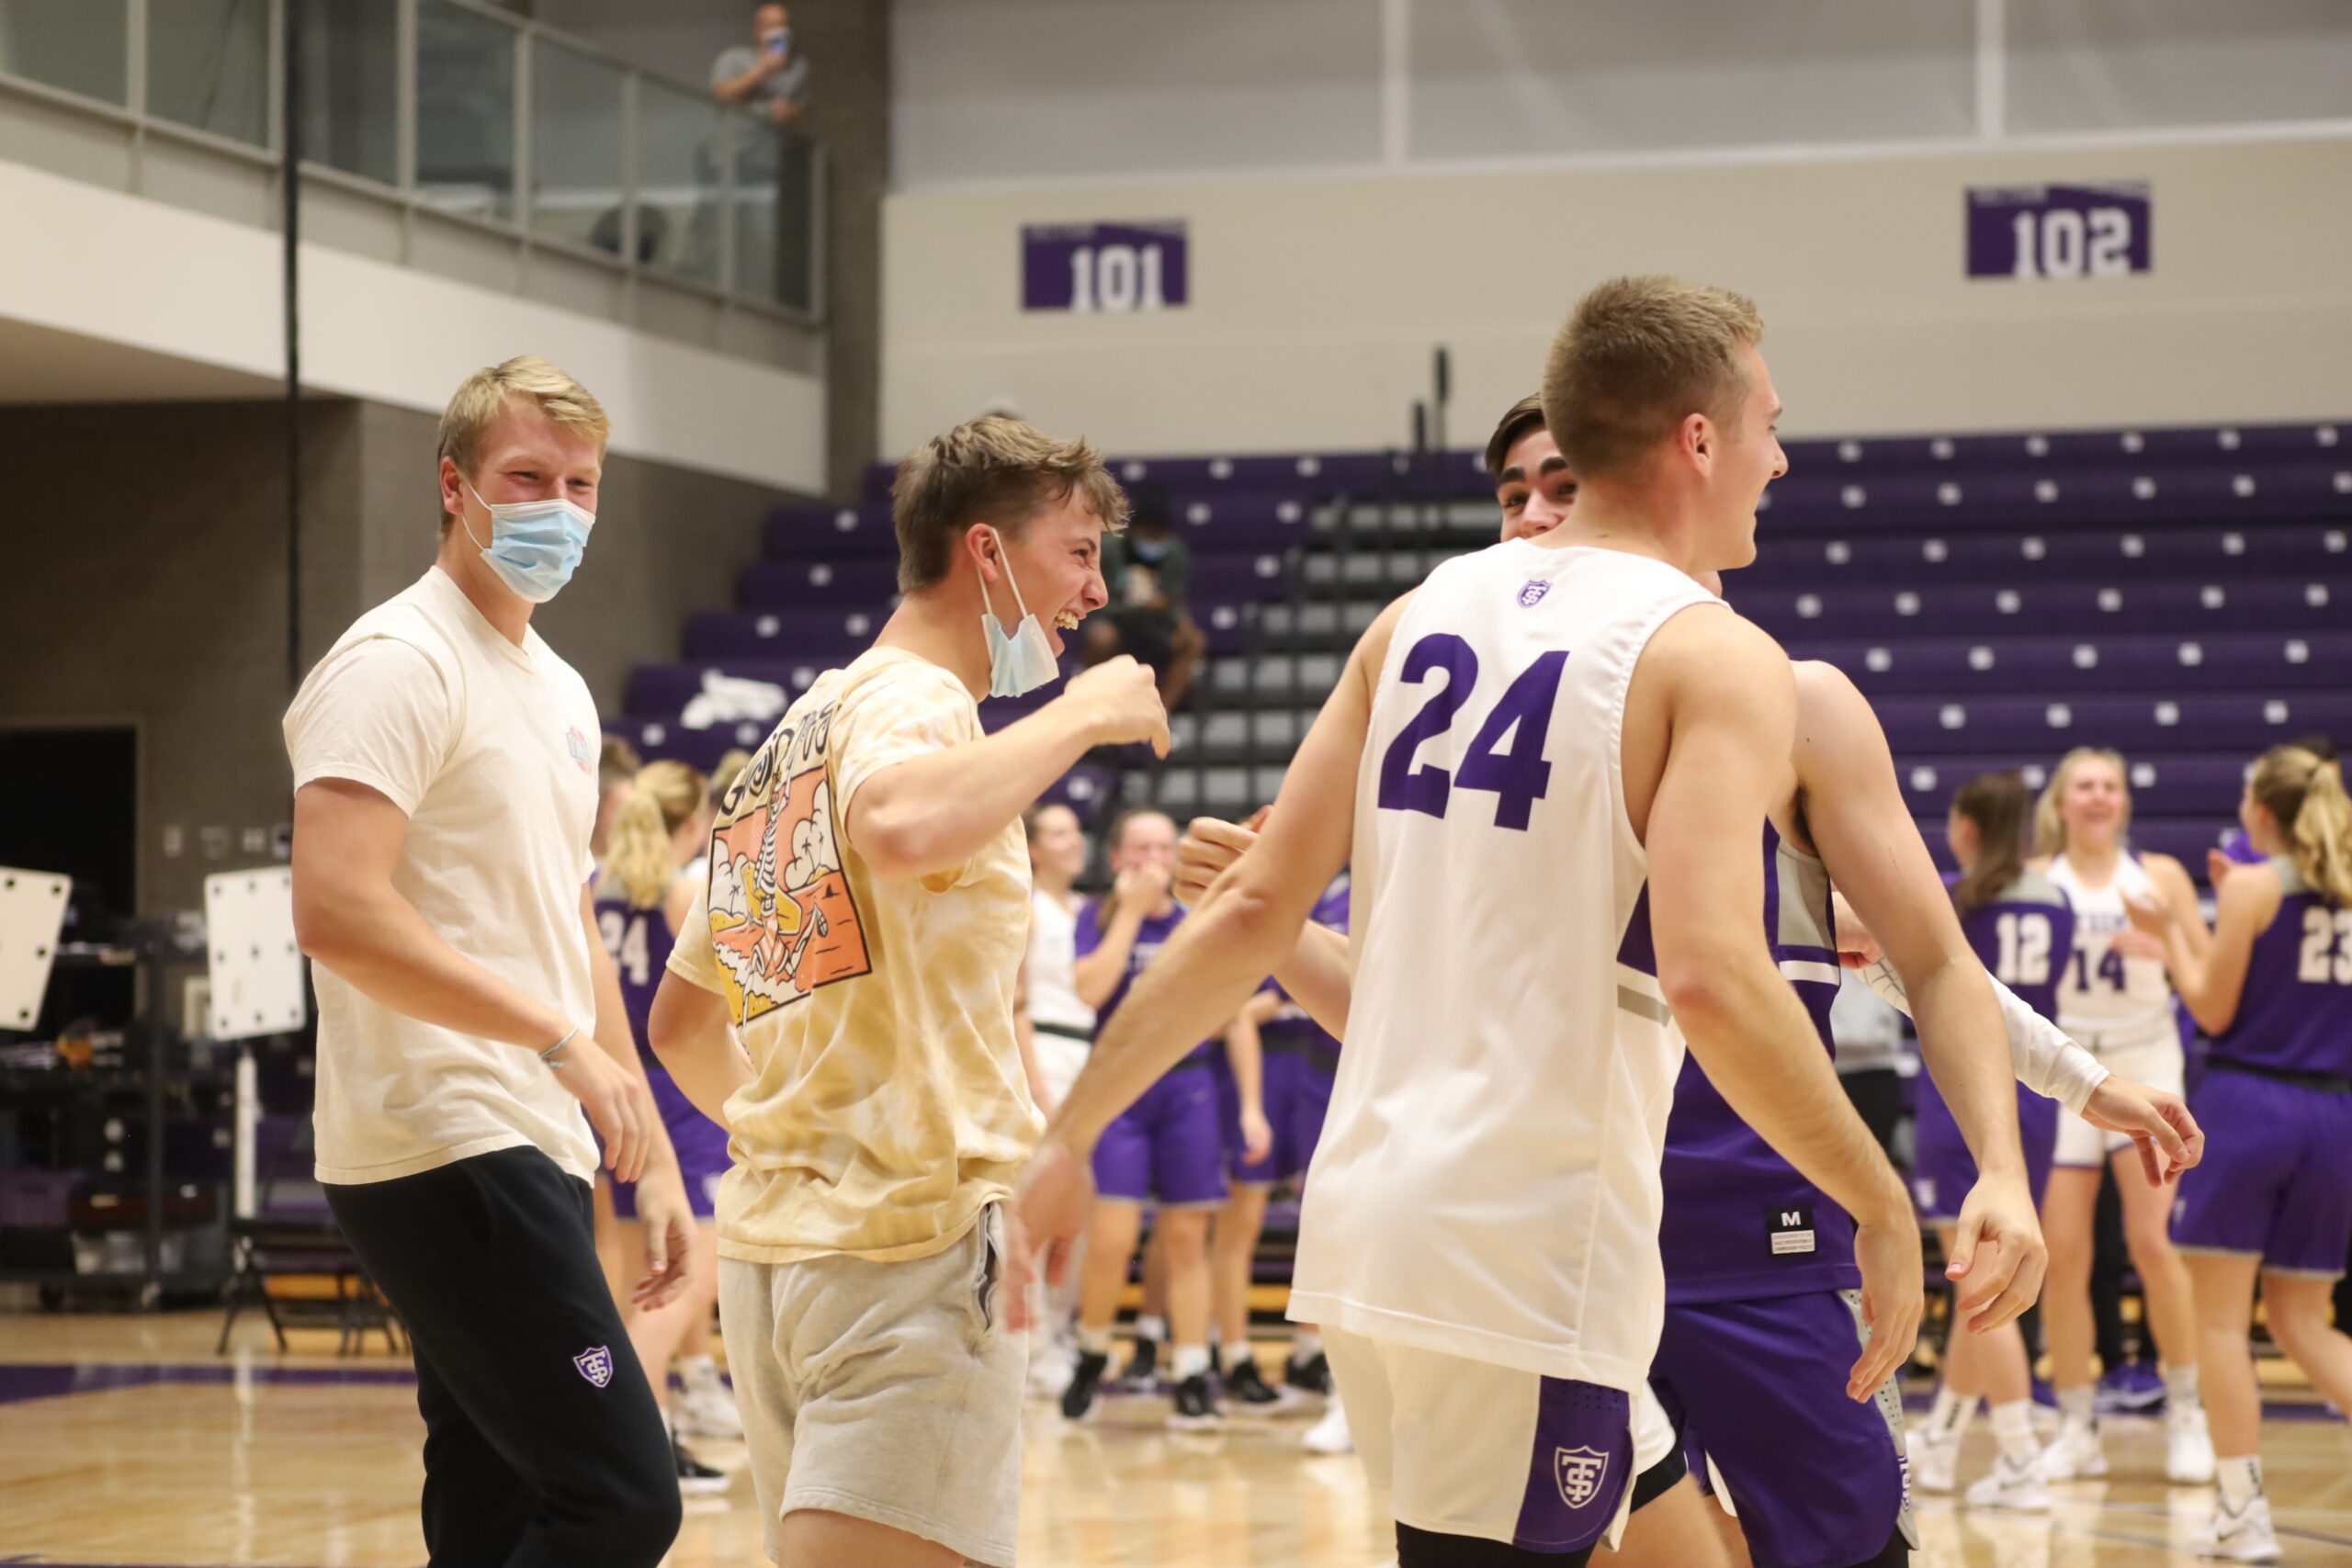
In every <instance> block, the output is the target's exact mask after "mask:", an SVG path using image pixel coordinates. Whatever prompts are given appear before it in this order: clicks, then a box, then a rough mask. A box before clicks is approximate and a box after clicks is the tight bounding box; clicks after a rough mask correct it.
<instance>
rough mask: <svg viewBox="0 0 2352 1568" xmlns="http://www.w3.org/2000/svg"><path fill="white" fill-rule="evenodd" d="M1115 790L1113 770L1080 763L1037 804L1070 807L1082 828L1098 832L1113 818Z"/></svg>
mask: <svg viewBox="0 0 2352 1568" xmlns="http://www.w3.org/2000/svg"><path fill="white" fill-rule="evenodd" d="M983 711H985V710H983ZM1113 787H1114V781H1113V779H1112V776H1111V770H1110V769H1108V768H1098V767H1096V766H1094V765H1093V764H1092V763H1091V762H1080V764H1079V765H1078V766H1076V767H1074V768H1072V769H1071V770H1070V771H1069V772H1068V773H1064V774H1063V775H1062V776H1061V777H1060V778H1058V779H1057V780H1056V781H1054V783H1053V784H1051V785H1050V786H1049V787H1047V789H1046V793H1045V794H1043V795H1039V796H1038V797H1037V802H1038V804H1039V805H1041V806H1046V805H1052V806H1067V807H1069V808H1070V809H1071V810H1072V811H1075V812H1077V813H1078V820H1079V823H1080V826H1081V827H1084V828H1087V829H1100V828H1102V827H1103V826H1104V825H1105V824H1106V822H1107V821H1108V819H1109V814H1110V810H1111V807H1113V805H1114V799H1113V795H1112V790H1113Z"/></svg>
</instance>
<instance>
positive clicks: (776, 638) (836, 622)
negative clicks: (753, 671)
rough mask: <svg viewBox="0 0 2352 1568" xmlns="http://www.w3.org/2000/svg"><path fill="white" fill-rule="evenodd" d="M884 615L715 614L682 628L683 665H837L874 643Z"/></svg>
mask: <svg viewBox="0 0 2352 1568" xmlns="http://www.w3.org/2000/svg"><path fill="white" fill-rule="evenodd" d="M887 616H888V609H887V608H884V607H878V606H877V607H876V608H872V609H865V610H852V611H840V610H719V611H709V612H706V613H705V614H702V615H696V616H695V618H694V619H693V620H691V621H688V622H687V623H686V649H685V653H686V657H687V658H688V659H697V660H710V661H718V660H736V659H765V660H793V661H795V662H808V661H811V660H813V661H815V662H816V663H817V664H818V665H819V666H820V667H822V666H825V665H830V664H842V663H846V662H848V661H849V660H851V659H853V658H854V657H856V655H857V652H858V650H859V649H863V648H864V647H865V645H866V644H867V643H869V642H872V641H873V640H874V634H875V633H876V631H879V630H880V629H881V626H882V623H883V621H884V620H885V619H886V618H887Z"/></svg>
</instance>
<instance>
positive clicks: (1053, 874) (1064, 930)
mask: <svg viewBox="0 0 2352 1568" xmlns="http://www.w3.org/2000/svg"><path fill="white" fill-rule="evenodd" d="M1022 821H1023V824H1024V825H1025V826H1026V827H1027V828H1028V829H1029V876H1030V882H1031V884H1032V886H1031V890H1030V894H1029V950H1028V952H1027V953H1026V954H1024V955H1023V958H1022V961H1021V978H1022V983H1023V987H1025V990H1026V994H1027V997H1028V1009H1027V1011H1026V1012H1025V1014H1024V1015H1023V1016H1024V1017H1025V1018H1026V1019H1027V1021H1028V1024H1029V1028H1030V1031H1031V1032H1032V1034H1033V1035H1034V1037H1035V1052H1034V1055H1033V1060H1035V1063H1036V1076H1035V1080H1034V1081H1033V1083H1032V1085H1031V1088H1032V1089H1033V1090H1035V1093H1036V1097H1037V1108H1038V1109H1039V1110H1040V1111H1046V1112H1047V1113H1048V1114H1051V1112H1052V1111H1053V1109H1054V1107H1055V1106H1057V1105H1058V1104H1060V1103H1061V1098H1062V1096H1063V1095H1064V1094H1066V1093H1068V1092H1069V1086H1070V1085H1071V1083H1072V1082H1074V1081H1075V1080H1076V1079H1077V1077H1078V1075H1079V1070H1080V1068H1082V1067H1084V1066H1086V1052H1087V1047H1088V1046H1089V1045H1091V1043H1093V1040H1094V1010H1093V1009H1092V1008H1091V1007H1088V1006H1087V1005H1086V1003H1085V1001H1084V1000H1083V999H1082V998H1080V996H1079V994H1078V980H1077V977H1076V970H1077V962H1078V960H1077V953H1078V947H1077V942H1078V907H1079V905H1080V904H1081V903H1083V902H1084V901H1085V900H1083V899H1081V898H1080V897H1079V896H1078V894H1077V893H1075V892H1074V891H1072V890H1071V887H1070V884H1071V883H1073V882H1075V881H1077V880H1078V876H1079V874H1080V872H1082V871H1084V870H1085V869H1086V830H1085V829H1082V828H1080V826H1079V822H1078V813H1077V812H1075V811H1073V810H1071V809H1070V808H1069V807H1067V806H1058V805H1047V806H1033V807H1030V808H1029V813H1028V815H1027V816H1025V817H1023V818H1022Z"/></svg>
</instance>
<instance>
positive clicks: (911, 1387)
mask: <svg viewBox="0 0 2352 1568" xmlns="http://www.w3.org/2000/svg"><path fill="white" fill-rule="evenodd" d="M1003 1224H1004V1222H1003V1220H1002V1218H1001V1214H1000V1213H999V1211H998V1209H997V1207H996V1206H995V1205H993V1204H991V1205H990V1206H989V1208H988V1209H987V1210H986V1211H984V1213H983V1217H982V1219H981V1221H980V1223H979V1224H976V1225H974V1226H973V1227H972V1228H971V1230H970V1231H968V1232H967V1233H966V1234H965V1235H964V1236H963V1237H962V1238H961V1239H960V1240H958V1241H957V1242H956V1244H955V1245H954V1246H952V1247H948V1248H947V1249H946V1250H945V1251H944V1252H940V1253H936V1254H934V1255H933V1256H932V1257H929V1258H914V1259H911V1260H910V1261H906V1262H899V1263H876V1262H872V1261H869V1260H867V1259H865V1258H816V1259H814V1260H812V1261H810V1262H807V1263H744V1262H740V1261H738V1260H736V1259H734V1258H721V1259H720V1260H719V1264H718V1314H719V1322H720V1325H721V1327H722V1328H723V1329H724V1331H725V1333H726V1336H727V1365H728V1371H729V1373H730V1374H731V1375H732V1376H733V1378H734V1381H735V1397H736V1401H737V1403H738V1404H740V1405H741V1407H742V1412H743V1436H744V1440H745V1442H746V1444H747V1446H748V1447H749V1448H750V1450H751V1456H752V1484H753V1486H754V1487H755V1488H757V1490H758V1493H759V1501H760V1516H761V1518H762V1519H763V1529H764V1532H765V1539H766V1543H767V1551H768V1556H769V1558H770V1559H771V1560H773V1559H774V1558H775V1530H776V1524H777V1521H778V1520H780V1519H782V1518H783V1517H784V1516H785V1515H786V1514H788V1513H791V1512H793V1511H794V1510H795V1509H798V1508H822V1509H826V1510H829V1511H831V1512H832V1513H837V1514H849V1515H852V1516H854V1517H857V1518H861V1519H871V1520H873V1521H874V1522H876V1524H883V1525H888V1526H890V1527H891V1528H892V1529H902V1530H905V1531H907V1532H909V1533H910V1534H912V1535H919V1536H921V1537H922V1538H923V1539H924V1540H935V1541H937V1542H939V1543H940V1544H941V1545H943V1546H946V1547H949V1548H952V1549H953V1550H955V1551H960V1552H962V1553H963V1554H964V1555H965V1556H966V1557H967V1558H969V1559H971V1560H972V1561H973V1562H982V1563H988V1564H990V1565H991V1568H1009V1565H1010V1564H1011V1563H1012V1552H1013V1543H1014V1541H1015V1540H1016V1538H1017V1537H1018V1535H1019V1532H1020V1520H1021V1400H1022V1393H1023V1382H1025V1380H1026V1378H1027V1376H1028V1370H1029V1348H1028V1341H1027V1338H1026V1337H1025V1336H1023V1335H1017V1334H1008V1333H1007V1332H1005V1328H1004V1321H1003V1308H1002V1304H1001V1302H1000V1301H999V1300H998V1284H999V1277H1000V1275H1001V1273H1002V1270H1003V1261H1002V1260H1003V1255H1004V1253H1003V1235H1004V1230H1003Z"/></svg>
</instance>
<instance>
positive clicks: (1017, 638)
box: [980, 528, 1062, 697]
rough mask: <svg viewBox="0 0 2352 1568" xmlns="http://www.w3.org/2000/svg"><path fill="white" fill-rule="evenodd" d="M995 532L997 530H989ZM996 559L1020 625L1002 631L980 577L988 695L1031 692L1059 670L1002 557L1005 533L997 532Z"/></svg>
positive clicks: (985, 581)
mask: <svg viewBox="0 0 2352 1568" xmlns="http://www.w3.org/2000/svg"><path fill="white" fill-rule="evenodd" d="M989 533H991V534H996V530H995V529H993V528H991V529H989ZM996 549H997V559H998V560H999V561H1000V562H1001V563H1002V564H1003V567H1004V580H1005V581H1007V582H1009V583H1011V584H1012V604H1013V608H1015V609H1017V610H1019V611H1020V612H1021V626H1020V628H1019V629H1018V630H1016V631H1015V632H1014V633H1013V634H1012V636H1011V637H1007V636H1005V635H1004V624H1003V623H1002V622H1001V621H999V620H998V619H997V618H996V607H995V606H994V605H993V604H990V603H989V580H988V579H987V578H986V577H982V578H981V579H980V635H981V637H984V638H986V639H987V642H988V647H989V696H992V697H1017V696H1020V695H1021V694H1023V693H1024V692H1034V691H1035V690H1036V689H1037V688H1038V687H1040V686H1042V685H1044V684H1045V683H1046V682H1048V681H1050V680H1052V679H1053V678H1054V677H1056V676H1057V675H1059V674H1060V673H1061V672H1062V669H1061V666H1060V665H1059V664H1057V663H1056V662H1055V661H1054V645H1053V644H1052V643H1051V642H1049V641H1047V640H1046V628H1045V627H1044V626H1040V625H1039V624H1038V622H1037V617H1036V616H1035V615H1031V614H1030V613H1029V606H1028V605H1027V604H1024V603H1023V601H1022V598H1021V582H1020V580H1019V579H1018V578H1016V577H1014V576H1013V575H1012V562H1011V561H1010V560H1007V559H1006V558H1005V553H1004V536H1002V535H1001V534H998V535H997V536H996Z"/></svg>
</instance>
